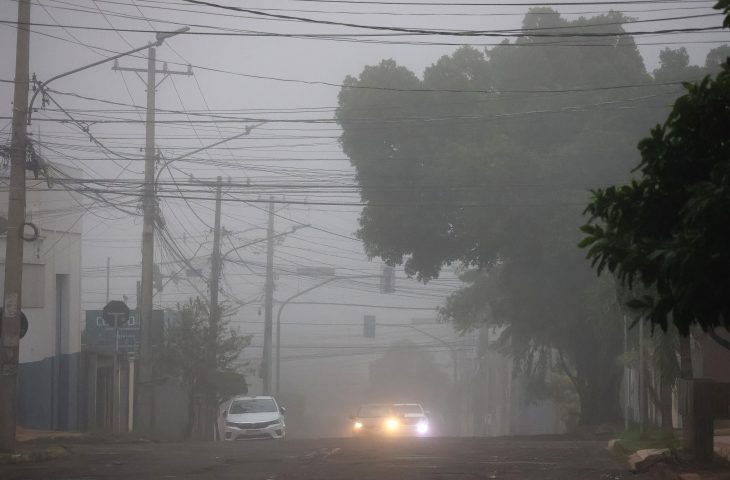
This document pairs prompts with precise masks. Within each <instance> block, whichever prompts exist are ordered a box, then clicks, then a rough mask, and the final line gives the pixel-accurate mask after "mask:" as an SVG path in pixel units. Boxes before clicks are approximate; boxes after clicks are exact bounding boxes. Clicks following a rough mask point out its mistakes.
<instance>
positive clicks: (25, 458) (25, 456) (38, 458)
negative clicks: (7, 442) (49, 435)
mask: <svg viewBox="0 0 730 480" xmlns="http://www.w3.org/2000/svg"><path fill="white" fill-rule="evenodd" d="M68 456H69V452H68V450H66V449H65V448H64V447H50V448H46V449H43V450H30V451H23V452H17V453H0V465H14V464H18V463H38V462H46V461H49V460H57V459H59V458H66V457H68Z"/></svg>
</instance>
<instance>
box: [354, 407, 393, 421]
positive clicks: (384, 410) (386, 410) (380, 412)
mask: <svg viewBox="0 0 730 480" xmlns="http://www.w3.org/2000/svg"><path fill="white" fill-rule="evenodd" d="M390 414H391V410H390V407H388V406H387V405H363V406H362V407H360V410H358V412H357V416H358V417H361V418H367V417H387V416H388V415H390Z"/></svg>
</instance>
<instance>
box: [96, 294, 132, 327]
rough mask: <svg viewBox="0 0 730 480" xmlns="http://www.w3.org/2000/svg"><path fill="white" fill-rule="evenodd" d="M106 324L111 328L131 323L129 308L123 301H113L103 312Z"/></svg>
mask: <svg viewBox="0 0 730 480" xmlns="http://www.w3.org/2000/svg"><path fill="white" fill-rule="evenodd" d="M101 314H102V317H103V318H104V323H106V324H107V325H109V326H110V327H119V326H121V325H126V324H127V322H128V321H129V307H128V306H127V304H126V303H124V302H122V301H121V300H112V301H111V302H109V303H107V304H106V306H105V307H104V309H103V310H102V311H101Z"/></svg>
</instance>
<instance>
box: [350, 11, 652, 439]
mask: <svg viewBox="0 0 730 480" xmlns="http://www.w3.org/2000/svg"><path fill="white" fill-rule="evenodd" d="M624 20H625V18H624V17H623V16H622V15H620V14H618V13H612V14H609V15H604V16H600V17H595V18H591V19H584V18H582V19H579V20H576V21H567V20H564V19H562V18H561V17H560V16H559V15H558V14H557V12H554V11H552V10H550V9H544V8H540V9H533V10H531V11H530V13H529V14H528V15H527V16H526V17H525V20H524V27H525V28H527V29H533V30H532V31H534V32H535V34H536V35H535V36H528V37H523V38H520V39H519V40H517V41H516V42H515V43H508V42H505V43H504V44H503V45H500V46H498V47H495V48H493V49H491V50H489V51H486V52H482V51H479V50H476V49H473V48H462V49H459V50H457V51H456V52H455V53H454V54H453V55H451V56H445V57H443V58H441V59H439V60H438V61H437V62H436V63H435V64H434V65H432V66H431V67H429V68H427V69H426V71H425V72H424V75H423V79H420V78H418V77H417V76H416V75H415V74H414V73H412V72H410V71H409V70H407V69H406V68H404V67H402V66H398V65H397V64H396V63H395V62H394V61H392V60H385V61H383V62H381V63H380V64H379V65H376V66H369V67H366V68H365V69H364V70H363V72H362V73H361V74H360V76H359V77H357V78H354V77H348V78H347V79H346V81H345V87H344V88H343V89H342V91H341V92H340V106H339V109H338V112H337V119H338V121H339V123H340V125H341V126H342V128H343V134H342V137H341V142H342V146H343V149H344V151H345V153H346V154H347V155H348V156H349V157H350V159H351V161H352V163H353V165H354V166H355V167H356V169H357V179H358V182H359V183H360V185H361V186H362V198H363V201H364V202H366V204H367V206H366V207H365V208H364V209H363V212H362V215H361V218H360V225H361V228H360V230H359V236H360V237H361V238H362V239H363V241H364V244H365V248H366V251H367V252H368V254H369V255H370V256H373V257H381V258H383V259H384V260H385V261H387V262H389V263H398V264H400V263H404V264H405V269H406V272H407V273H408V274H410V275H414V276H417V277H418V278H419V279H421V280H423V281H428V280H429V279H432V278H434V277H437V276H438V275H439V272H440V270H441V268H442V267H443V266H444V265H449V264H452V263H454V262H456V263H458V264H460V265H464V266H468V267H471V268H475V269H476V270H477V271H478V275H479V276H480V278H477V279H476V280H477V281H476V282H475V283H473V284H472V285H471V286H470V287H468V288H473V290H474V291H473V294H472V295H468V294H467V293H466V292H462V293H464V294H465V296H466V297H470V298H468V299H466V298H460V296H458V295H457V296H455V297H453V298H452V299H451V301H450V303H449V305H447V308H446V310H445V314H446V315H447V316H449V317H450V318H452V319H453V320H454V321H457V322H461V324H462V325H465V328H471V327H475V326H478V325H480V324H483V322H485V321H486V317H485V316H483V315H480V314H478V312H482V311H484V308H486V307H489V308H491V309H492V310H493V312H494V315H493V318H494V320H491V321H492V322H496V323H498V324H500V325H503V326H505V327H508V328H506V329H505V330H504V331H505V332H506V333H505V341H507V340H509V342H510V344H511V345H512V350H513V352H514V353H515V354H517V355H518V356H519V357H521V359H523V360H524V359H531V361H532V360H535V361H537V359H540V358H542V360H540V361H545V359H548V358H549V357H550V356H551V355H552V353H551V352H557V353H558V354H559V358H560V359H561V362H562V365H563V366H564V368H565V370H566V372H569V373H570V375H571V378H572V379H573V381H574V383H575V386H576V390H577V392H578V393H579V395H580V397H581V407H582V408H581V422H582V423H583V424H585V425H595V424H599V423H604V422H615V421H617V420H618V419H619V416H620V411H619V408H618V388H619V380H620V374H621V372H620V368H619V367H618V364H617V363H616V355H617V353H618V352H619V351H620V348H621V342H620V338H621V322H620V321H619V319H620V312H619V311H618V309H617V308H615V304H616V302H615V301H613V297H611V295H613V289H612V288H611V286H606V285H603V284H601V283H599V282H597V281H596V280H595V278H594V277H593V275H592V274H591V271H590V269H589V268H588V266H587V265H585V262H584V261H583V260H582V258H581V254H580V252H579V251H577V249H576V248H575V244H576V243H577V242H578V241H579V239H580V238H579V235H578V234H577V233H576V232H577V227H578V226H579V225H580V223H582V221H581V209H582V207H581V205H584V204H585V202H586V201H587V199H588V195H587V193H586V190H587V188H588V187H591V186H595V185H600V184H604V183H605V182H606V181H616V180H621V179H626V178H627V177H628V174H627V172H628V171H629V169H630V165H631V164H632V163H634V162H636V161H637V159H638V155H637V153H636V151H635V145H636V142H637V141H638V140H639V138H640V135H641V133H640V132H642V131H644V130H645V129H646V127H647V126H648V125H650V124H651V123H652V122H654V121H656V119H657V117H656V116H657V113H656V110H655V109H652V108H642V107H644V106H655V103H653V102H656V101H657V99H656V95H658V94H660V93H662V92H660V91H658V90H657V89H655V88H647V87H646V85H647V84H650V83H651V82H652V78H651V76H650V75H648V74H647V72H646V71H645V69H644V66H643V63H642V59H641V57H640V55H639V53H638V51H637V49H636V47H635V45H634V43H633V40H632V38H631V37H630V36H628V35H626V34H625V32H624V30H623V28H622V26H621V22H623V21H624ZM556 29H557V30H558V31H560V32H561V33H566V34H567V33H571V32H572V33H575V34H576V36H575V37H571V36H568V37H565V38H561V42H563V44H561V45H554V44H551V42H549V41H546V40H545V38H544V37H541V36H539V35H537V34H540V33H545V32H555V31H556ZM586 32H589V33H598V32H601V33H604V34H610V35H611V36H610V37H608V38H606V37H598V39H594V40H587V39H586V38H584V37H581V36H579V35H580V34H582V33H586ZM589 38H590V37H589ZM571 42H574V43H575V44H581V45H584V46H571V45H570V44H571ZM588 43H590V44H592V45H590V46H585V45H586V44H588ZM566 44H568V45H566ZM481 277H483V279H487V278H488V279H489V281H491V282H492V283H493V288H492V290H490V291H486V290H484V289H483V288H484V285H482V284H481V283H480V282H481V281H482V278H481ZM485 281H486V280H485ZM606 292H609V293H608V294H607V293H606ZM606 295H609V298H608V299H606V300H605V301H604V302H602V303H596V298H601V299H604V298H606ZM461 302H473V303H472V304H469V303H461ZM460 303H461V304H460ZM603 307H605V308H603ZM463 311H471V312H472V313H476V314H474V315H466V316H464V317H459V315H460V314H461V313H459V312H462V313H463ZM522 363H523V364H528V363H530V362H522Z"/></svg>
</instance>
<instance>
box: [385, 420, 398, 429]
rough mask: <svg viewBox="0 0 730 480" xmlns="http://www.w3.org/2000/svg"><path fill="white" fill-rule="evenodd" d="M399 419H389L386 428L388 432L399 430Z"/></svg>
mask: <svg viewBox="0 0 730 480" xmlns="http://www.w3.org/2000/svg"><path fill="white" fill-rule="evenodd" d="M398 425H399V422H398V419H397V418H389V419H387V420H386V421H385V428H386V429H388V430H391V431H392V430H398Z"/></svg>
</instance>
